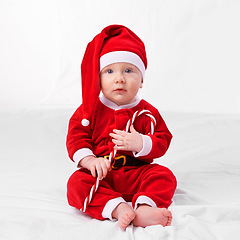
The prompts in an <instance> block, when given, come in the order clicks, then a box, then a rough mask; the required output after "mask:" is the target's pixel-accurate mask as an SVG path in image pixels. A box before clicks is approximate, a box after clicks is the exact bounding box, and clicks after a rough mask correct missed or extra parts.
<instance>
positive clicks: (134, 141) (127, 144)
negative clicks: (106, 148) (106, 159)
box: [110, 125, 143, 152]
mask: <svg viewBox="0 0 240 240" xmlns="http://www.w3.org/2000/svg"><path fill="white" fill-rule="evenodd" d="M113 132H114V133H110V136H111V137H112V138H113V139H112V141H113V143H114V144H115V147H114V148H115V149H116V150H123V151H133V152H140V151H141V150H142V148H143V139H142V137H141V135H140V133H138V132H137V131H136V130H135V129H134V127H133V125H132V126H131V127H130V133H128V132H125V131H121V130H116V129H114V130H113Z"/></svg>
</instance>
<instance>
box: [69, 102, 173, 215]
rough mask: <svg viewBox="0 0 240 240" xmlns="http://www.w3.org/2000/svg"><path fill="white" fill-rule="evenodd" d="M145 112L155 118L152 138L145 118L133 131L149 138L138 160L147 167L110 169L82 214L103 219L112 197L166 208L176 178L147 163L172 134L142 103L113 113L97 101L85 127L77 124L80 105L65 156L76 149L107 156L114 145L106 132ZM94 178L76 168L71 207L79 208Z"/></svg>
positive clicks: (161, 150)
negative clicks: (146, 199)
mask: <svg viewBox="0 0 240 240" xmlns="http://www.w3.org/2000/svg"><path fill="white" fill-rule="evenodd" d="M142 109H147V110H149V111H151V113H152V115H153V116H154V117H155V119H156V127H155V131H154V134H153V135H150V134H148V133H149V132H150V120H149V117H148V116H146V115H141V116H139V117H138V118H137V119H136V120H135V122H134V127H135V129H136V131H138V132H139V133H142V134H143V135H148V136H149V137H150V138H151V142H152V145H151V149H150V151H148V154H147V155H145V156H140V157H138V159H139V160H141V161H144V162H147V163H149V164H147V165H144V166H123V167H121V168H119V169H117V170H115V169H114V170H112V171H111V172H109V173H108V175H107V177H106V178H105V179H103V180H102V181H101V183H100V186H99V188H98V190H97V192H96V193H95V195H94V197H93V199H92V202H91V203H90V204H89V206H88V207H87V211H86V213H87V214H89V215H90V216H92V217H94V218H97V219H104V218H103V217H102V211H103V209H104V206H105V205H106V203H107V202H108V201H109V200H111V199H114V198H117V197H123V198H124V199H125V200H126V201H132V204H133V206H134V204H135V201H136V199H137V198H138V197H139V196H147V197H149V198H150V199H152V200H153V201H154V202H155V203H156V205H157V206H158V207H168V206H169V205H170V203H171V199H172V196H173V194H174V191H175V188H176V178H175V176H174V175H173V174H172V172H171V171H170V170H169V169H167V168H166V167H163V166H160V165H158V164H150V163H152V162H153V159H154V158H159V157H161V156H162V155H164V154H165V152H166V151H167V149H168V147H169V144H170V141H171V138H172V135H171V133H170V132H169V130H168V128H167V126H166V124H165V122H164V120H163V119H162V117H161V116H160V114H159V112H158V110H157V109H156V108H154V107H153V106H152V105H150V104H149V103H148V102H146V101H145V100H141V101H140V102H139V103H138V104H137V105H136V106H134V107H132V108H130V109H119V110H115V109H112V108H110V107H108V106H106V105H104V104H103V103H102V102H101V101H100V100H99V99H98V100H97V102H96V107H95V108H94V112H93V114H92V116H91V119H90V125H89V126H83V125H82V124H81V121H82V118H83V114H82V106H80V107H79V108H78V109H77V110H76V111H75V113H74V114H73V116H72V117H71V119H70V121H69V130H68V135H67V149H68V153H69V157H70V158H71V159H72V160H73V156H74V153H75V152H76V151H78V150H79V149H89V150H91V151H92V153H93V154H94V155H95V156H104V155H109V153H110V152H111V151H112V148H113V146H114V144H113V143H112V141H111V138H110V136H109V133H111V132H112V131H113V129H119V130H124V129H125V127H126V124H127V121H128V120H129V118H131V117H132V115H133V114H134V112H135V111H137V110H142ZM117 155H131V156H133V153H132V152H123V151H122V152H120V151H118V152H117ZM95 180H96V179H95V178H93V177H92V176H91V173H90V172H89V171H88V170H87V169H83V168H82V169H79V170H77V171H76V172H75V173H73V175H72V176H71V177H70V179H69V181H68V193H67V196H68V201H69V204H70V205H71V206H74V207H76V208H78V209H81V208H82V207H83V202H84V199H85V198H86V196H87V195H88V194H89V191H90V188H91V187H92V185H93V184H94V183H95Z"/></svg>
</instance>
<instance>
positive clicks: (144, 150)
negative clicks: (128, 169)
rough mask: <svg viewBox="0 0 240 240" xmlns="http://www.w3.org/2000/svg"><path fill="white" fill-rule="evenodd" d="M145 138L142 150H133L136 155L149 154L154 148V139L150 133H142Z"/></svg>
mask: <svg viewBox="0 0 240 240" xmlns="http://www.w3.org/2000/svg"><path fill="white" fill-rule="evenodd" d="M141 136H142V139H143V148H142V150H141V151H140V152H138V153H137V152H133V156H134V157H136V158H137V157H144V156H147V155H148V154H149V153H150V152H151V150H152V139H151V137H150V136H148V135H143V134H141Z"/></svg>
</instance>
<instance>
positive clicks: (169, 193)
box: [67, 164, 177, 220]
mask: <svg viewBox="0 0 240 240" xmlns="http://www.w3.org/2000/svg"><path fill="white" fill-rule="evenodd" d="M95 182H96V179H95V178H93V177H92V175H91V173H90V172H89V171H88V170H87V169H84V168H82V169H80V170H77V171H76V172H74V173H73V174H72V176H71V177H70V178H69V181H68V184H67V197H68V202H69V204H70V205H71V206H73V207H76V208H77V209H81V208H82V207H83V203H84V200H85V198H86V197H87V196H88V194H89V192H90V189H91V187H92V186H93V185H94V183H95ZM176 185H177V182H176V178H175V176H174V175H173V173H172V172H171V171H170V170H169V169H168V168H166V167H163V166H161V165H158V164H147V165H144V166H140V167H139V166H138V167H135V166H123V167H121V168H119V169H117V170H112V171H110V172H108V174H107V176H106V178H104V179H103V180H102V181H101V182H100V185H99V187H98V190H97V192H95V194H94V196H93V198H92V201H91V203H90V204H89V205H88V207H87V209H86V213H87V214H88V215H90V216H92V217H94V218H96V219H100V220H103V219H104V218H103V217H102V211H103V209H104V207H105V205H106V203H107V202H108V201H109V200H111V199H114V198H117V197H122V198H124V200H125V201H127V202H130V201H132V205H133V206H134V204H135V202H136V199H137V198H138V197H139V196H147V197H149V198H151V199H152V200H153V201H154V202H155V203H156V205H157V206H158V207H165V208H167V207H169V205H170V204H171V200H172V197H173V194H174V192H175V189H176Z"/></svg>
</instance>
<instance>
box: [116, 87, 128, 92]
mask: <svg viewBox="0 0 240 240" xmlns="http://www.w3.org/2000/svg"><path fill="white" fill-rule="evenodd" d="M114 92H126V90H125V89H124V88H116V89H114Z"/></svg>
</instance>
